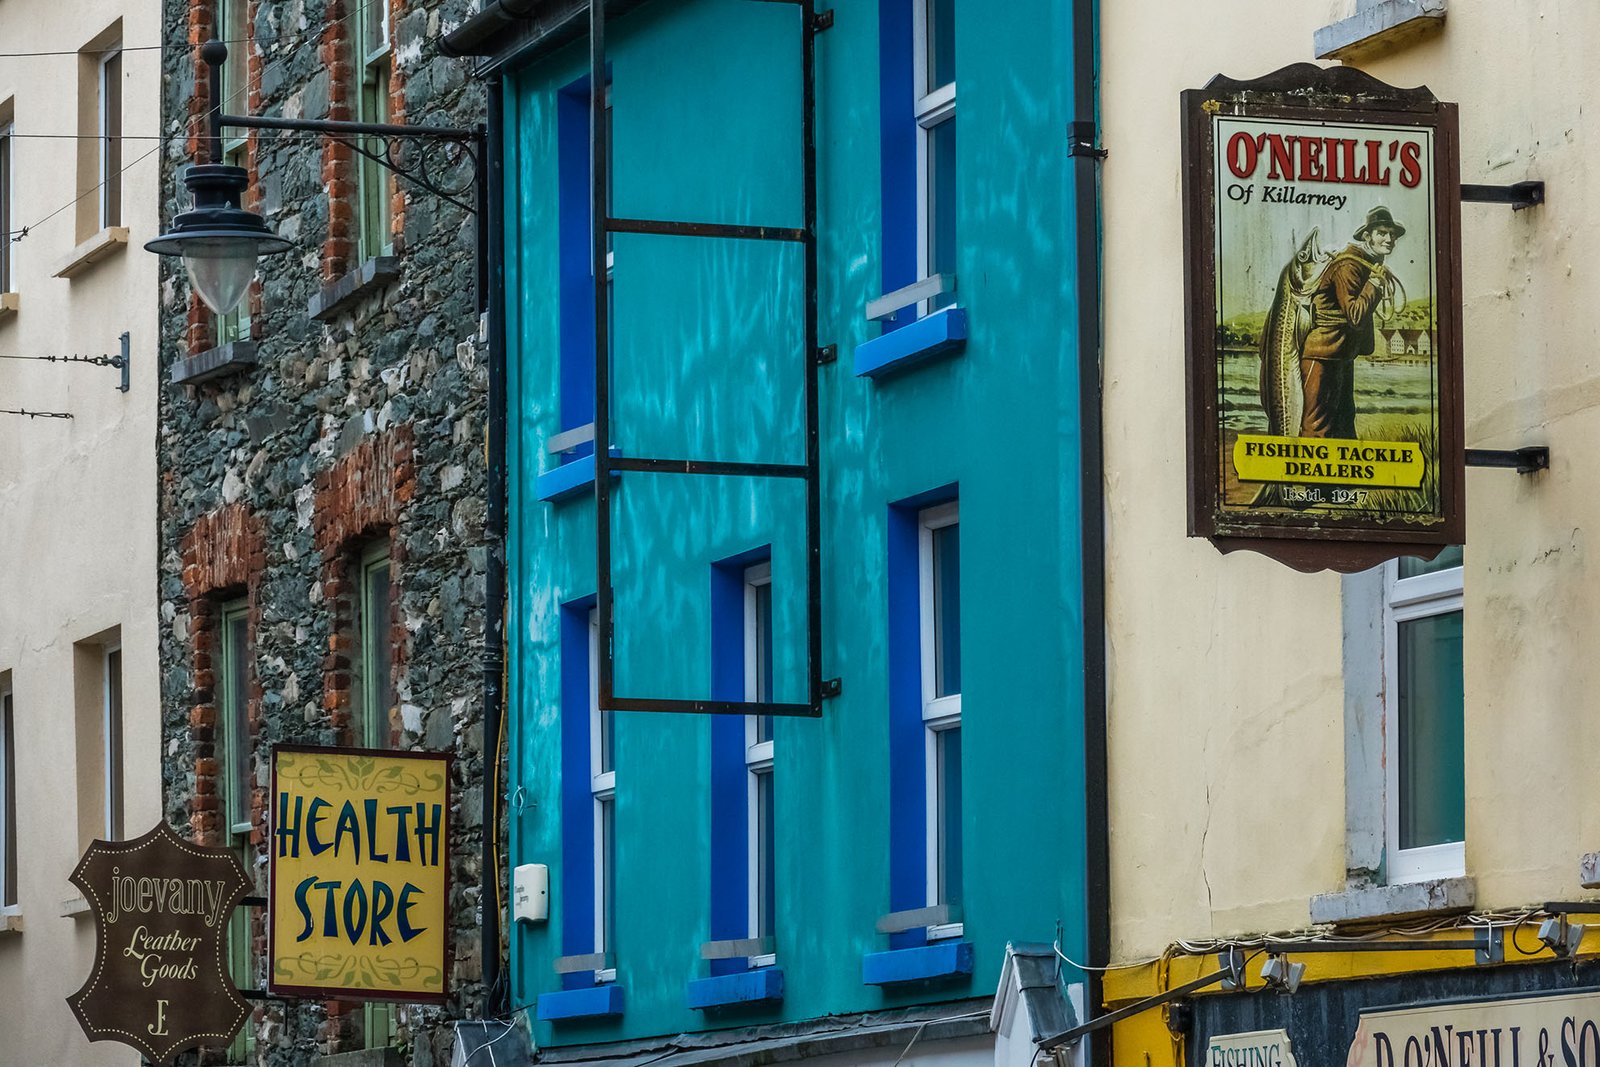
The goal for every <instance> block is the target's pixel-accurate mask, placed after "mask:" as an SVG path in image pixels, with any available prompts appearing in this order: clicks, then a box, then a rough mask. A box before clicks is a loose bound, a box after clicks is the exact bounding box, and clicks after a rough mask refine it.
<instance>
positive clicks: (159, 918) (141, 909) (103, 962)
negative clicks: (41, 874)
mask: <svg viewBox="0 0 1600 1067" xmlns="http://www.w3.org/2000/svg"><path fill="white" fill-rule="evenodd" d="M71 881H72V884H73V885H75V886H77V887H78V888H79V889H81V890H82V891H83V895H84V898H85V899H86V900H87V901H88V902H89V910H90V911H91V912H92V913H93V915H94V920H95V950H94V970H93V971H92V972H90V974H89V980H88V981H87V982H85V983H84V985H83V988H82V989H80V990H78V991H77V992H76V993H74V994H73V995H72V996H70V997H68V998H67V1003H68V1004H70V1005H71V1006H72V1012H73V1014H74V1015H76V1016H77V1017H78V1023H79V1025H81V1026H82V1027H83V1032H84V1033H85V1034H87V1035H89V1040H90V1041H120V1042H122V1043H123V1044H125V1045H131V1046H132V1047H134V1048H136V1049H138V1050H139V1051H140V1052H141V1053H143V1054H144V1055H145V1056H146V1057H147V1058H149V1059H150V1060H151V1062H153V1063H156V1064H159V1065H163V1067H164V1065H166V1064H170V1063H171V1062H172V1060H173V1057H175V1056H176V1055H177V1054H178V1053H179V1052H182V1051H183V1050H184V1049H189V1048H194V1047H195V1046H197V1045H226V1044H227V1043H228V1042H229V1041H231V1040H233V1036H234V1035H235V1034H237V1033H238V1032H239V1027H240V1026H241V1025H243V1023H244V1020H245V1018H246V1016H248V1015H249V1013H250V1006H249V1005H248V1004H246V1003H245V1001H244V1000H243V999H242V998H241V997H240V996H239V991H238V989H237V988H235V987H234V984H233V980H232V979H231V978H230V977H229V975H228V958H227V944H226V937H227V932H228V920H229V918H230V917H231V916H232V915H233V910H234V908H235V907H237V906H238V904H239V901H240V899H242V898H243V897H244V895H245V892H246V890H247V889H248V888H249V884H250V883H249V881H248V880H247V879H246V877H245V872H244V865H243V864H241V863H240V862H239V858H238V857H237V856H235V855H234V854H233V853H231V852H229V851H227V850H226V849H221V848H202V847H200V846H198V845H192V844H190V843H189V842H187V841H184V840H183V839H182V838H180V837H179V836H178V835H177V834H175V833H173V832H172V830H171V829H170V828H169V827H168V826H167V824H166V821H165V820H163V821H162V822H161V823H160V824H158V825H157V826H156V827H155V829H153V830H151V831H150V832H149V833H147V834H145V835H144V836H143V837H138V838H135V839H133V840H131V841H96V842H94V844H92V845H90V846H89V850H88V851H87V852H85V853H84V854H83V859H82V860H80V861H79V862H78V866H77V868H76V869H75V870H74V871H73V872H72V878H71Z"/></svg>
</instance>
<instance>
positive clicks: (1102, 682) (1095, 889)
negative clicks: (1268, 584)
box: [1069, 0, 1113, 1067]
mask: <svg viewBox="0 0 1600 1067" xmlns="http://www.w3.org/2000/svg"><path fill="white" fill-rule="evenodd" d="M1069 4H1070V11H1071V32H1072V108H1073V113H1072V144H1071V148H1070V151H1071V153H1072V161H1073V194H1074V205H1073V207H1074V223H1075V225H1074V231H1075V234H1076V237H1077V255H1076V257H1075V260H1076V263H1077V267H1078V270H1077V290H1078V291H1077V305H1078V307H1077V311H1078V321H1077V333H1078V423H1079V434H1080V437H1079V441H1078V457H1079V464H1080V468H1079V495H1080V500H1079V514H1080V517H1081V523H1082V526H1081V529H1080V537H1079V541H1080V550H1081V552H1082V555H1083V758H1084V774H1083V783H1084V831H1085V856H1084V867H1085V878H1084V880H1085V886H1084V889H1085V894H1084V898H1085V899H1084V903H1085V909H1086V911H1087V913H1088V914H1087V916H1086V918H1087V926H1088V929H1087V931H1086V932H1087V935H1088V946H1087V947H1088V955H1089V959H1088V964H1089V966H1090V967H1093V968H1103V967H1105V966H1106V965H1108V964H1109V963H1110V962H1111V847H1110V836H1111V820H1110V809H1109V800H1108V796H1107V786H1106V776H1107V755H1106V749H1107V741H1106V518H1105V514H1106V502H1105V446H1104V439H1103V436H1102V432H1101V428H1102V419H1103V413H1102V408H1101V380H1102V376H1101V366H1100V360H1101V323H1102V318H1101V257H1100V222H1101V220H1100V161H1101V159H1102V158H1103V157H1104V155H1105V153H1104V152H1103V151H1101V150H1100V148H1099V129H1100V123H1099V117H1100V109H1099V92H1098V89H1099V69H1100V65H1099V18H1098V14H1099V11H1098V4H1097V0H1069ZM1102 975H1103V972H1102V971H1100V970H1090V971H1089V972H1088V987H1089V988H1088V999H1087V1003H1086V1004H1085V1005H1084V1010H1085V1013H1086V1014H1087V1015H1089V1016H1090V1017H1091V1018H1092V1017H1093V1016H1095V1015H1096V1014H1098V1013H1099V1010H1100V1006H1101V1004H1102V1003H1104V996H1103V993H1102V989H1101V985H1102ZM1089 1055H1090V1058H1091V1060H1090V1062H1091V1063H1092V1064H1093V1065H1094V1067H1111V1064H1112V1062H1113V1057H1112V1047H1111V1030H1110V1028H1109V1027H1107V1028H1106V1029H1105V1030H1104V1031H1103V1032H1102V1033H1101V1034H1097V1035H1095V1036H1094V1037H1092V1038H1091V1039H1090V1041H1089Z"/></svg>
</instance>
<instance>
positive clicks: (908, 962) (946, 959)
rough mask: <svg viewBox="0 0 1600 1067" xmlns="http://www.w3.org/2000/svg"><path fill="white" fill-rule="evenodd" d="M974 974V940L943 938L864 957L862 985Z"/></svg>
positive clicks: (891, 983)
mask: <svg viewBox="0 0 1600 1067" xmlns="http://www.w3.org/2000/svg"><path fill="white" fill-rule="evenodd" d="M971 976H972V943H971V942H969V941H940V942H937V943H935V944H932V945H921V946H918V947H917V948H899V949H891V950H890V951H888V952H869V953H867V954H866V955H865V956H863V957H861V984H862V985H899V984H901V983H902V982H927V981H932V980H935V979H939V978H963V977H971Z"/></svg>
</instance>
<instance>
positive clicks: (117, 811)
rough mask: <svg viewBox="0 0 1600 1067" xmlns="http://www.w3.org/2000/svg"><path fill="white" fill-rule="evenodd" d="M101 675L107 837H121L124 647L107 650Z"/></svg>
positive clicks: (101, 738) (118, 646) (117, 839)
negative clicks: (103, 689) (102, 686)
mask: <svg viewBox="0 0 1600 1067" xmlns="http://www.w3.org/2000/svg"><path fill="white" fill-rule="evenodd" d="M102 677H103V678H104V680H105V694H104V702H103V705H102V707H103V712H102V716H101V735H100V744H101V749H100V751H101V752H102V753H103V754H104V762H103V764H102V769H103V770H104V773H105V780H104V781H103V782H102V783H101V785H102V790H103V792H104V794H105V825H104V832H105V839H106V840H107V841H120V840H122V830H123V825H122V823H123V810H122V805H123V801H122V646H121V645H111V646H109V647H108V648H107V649H106V650H105V659H104V661H103V672H102Z"/></svg>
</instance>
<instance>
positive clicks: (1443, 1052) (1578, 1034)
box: [1346, 990, 1600, 1067]
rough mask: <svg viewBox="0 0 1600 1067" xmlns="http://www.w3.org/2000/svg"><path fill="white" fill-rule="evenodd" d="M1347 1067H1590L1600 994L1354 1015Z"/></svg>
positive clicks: (1597, 1054) (1597, 1047) (1599, 1027)
mask: <svg viewBox="0 0 1600 1067" xmlns="http://www.w3.org/2000/svg"><path fill="white" fill-rule="evenodd" d="M1346 1063H1347V1067H1596V1065H1597V1064H1600V992H1597V991H1592V990H1591V991H1583V992H1575V993H1566V994H1562V995H1559V996H1529V997H1518V998H1515V999H1511V1000H1498V1001H1476V1002H1467V1003H1454V1004H1438V1005H1428V1006H1425V1007H1416V1008H1400V1009H1395V1010H1388V1011H1369V1012H1362V1013H1361V1025H1360V1026H1359V1027H1357V1029H1356V1036H1355V1040H1354V1041H1352V1042H1351V1044H1350V1055H1349V1057H1348V1059H1347V1061H1346Z"/></svg>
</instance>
